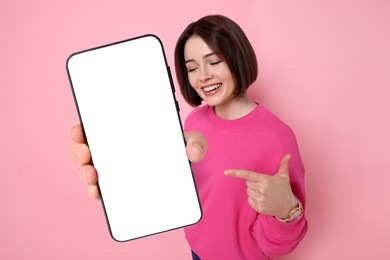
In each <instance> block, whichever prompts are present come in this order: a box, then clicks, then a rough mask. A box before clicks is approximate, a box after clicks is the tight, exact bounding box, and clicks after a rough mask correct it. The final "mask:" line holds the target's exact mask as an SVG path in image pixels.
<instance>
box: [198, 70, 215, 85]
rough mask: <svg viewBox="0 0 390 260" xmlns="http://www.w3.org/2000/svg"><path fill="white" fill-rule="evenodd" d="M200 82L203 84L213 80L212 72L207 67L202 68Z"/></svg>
mask: <svg viewBox="0 0 390 260" xmlns="http://www.w3.org/2000/svg"><path fill="white" fill-rule="evenodd" d="M199 76H200V78H199V79H200V81H202V82H205V81H208V80H209V79H211V77H212V76H211V72H210V70H209V69H208V68H207V66H202V67H201V68H200V75H199Z"/></svg>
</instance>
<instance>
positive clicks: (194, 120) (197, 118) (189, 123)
mask: <svg viewBox="0 0 390 260" xmlns="http://www.w3.org/2000/svg"><path fill="white" fill-rule="evenodd" d="M209 108H210V107H209V106H208V105H203V106H200V107H197V108H195V109H194V110H192V111H191V113H190V114H189V115H188V116H187V118H186V119H185V122H184V128H185V130H186V131H189V130H191V129H192V128H193V126H194V124H200V123H201V122H202V120H206V118H207V111H208V109H209Z"/></svg>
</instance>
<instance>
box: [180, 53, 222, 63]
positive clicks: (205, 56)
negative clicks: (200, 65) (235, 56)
mask: <svg viewBox="0 0 390 260" xmlns="http://www.w3.org/2000/svg"><path fill="white" fill-rule="evenodd" d="M213 55H217V54H215V52H210V53H207V54H205V55H203V59H206V58H207V57H210V56H213ZM189 62H195V60H194V59H188V60H186V62H185V64H187V63H189Z"/></svg>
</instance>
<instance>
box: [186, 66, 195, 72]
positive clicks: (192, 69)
mask: <svg viewBox="0 0 390 260" xmlns="http://www.w3.org/2000/svg"><path fill="white" fill-rule="evenodd" d="M195 70H196V68H195V67H194V68H187V72H193V71H195Z"/></svg>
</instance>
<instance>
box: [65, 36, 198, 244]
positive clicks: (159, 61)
mask: <svg viewBox="0 0 390 260" xmlns="http://www.w3.org/2000/svg"><path fill="white" fill-rule="evenodd" d="M66 67H67V72H68V76H69V81H70V85H71V89H72V92H73V96H74V100H75V104H76V107H77V111H78V115H79V119H80V123H81V126H82V129H83V131H84V135H85V138H86V140H87V144H88V146H89V148H90V151H91V155H92V164H93V165H94V167H95V168H96V170H97V172H98V176H99V178H98V187H99V189H100V194H101V201H102V204H103V209H104V212H105V216H106V220H107V223H108V227H109V231H110V234H111V236H112V238H113V239H114V240H116V241H120V242H123V241H129V240H133V239H136V238H141V237H145V236H149V235H153V234H158V233H161V232H164V231H169V230H173V229H177V228H181V227H185V226H188V225H192V224H195V223H197V222H198V221H200V219H201V217H202V210H201V205H200V201H199V197H198V193H197V190H196V185H195V181H194V177H193V173H192V171H191V164H190V162H189V161H188V159H187V157H186V152H185V139H184V137H183V128H182V123H181V120H180V115H179V106H178V102H177V100H176V97H175V88H174V85H173V81H172V76H171V73H170V68H169V66H168V63H167V60H166V56H165V52H164V48H163V44H162V42H161V40H160V39H159V38H158V37H157V36H155V35H143V36H139V37H135V38H131V39H127V40H124V41H120V42H115V43H111V44H107V45H104V46H99V47H96V48H91V49H88V50H83V51H80V52H76V53H74V54H72V55H70V56H69V58H68V59H67V62H66Z"/></svg>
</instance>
